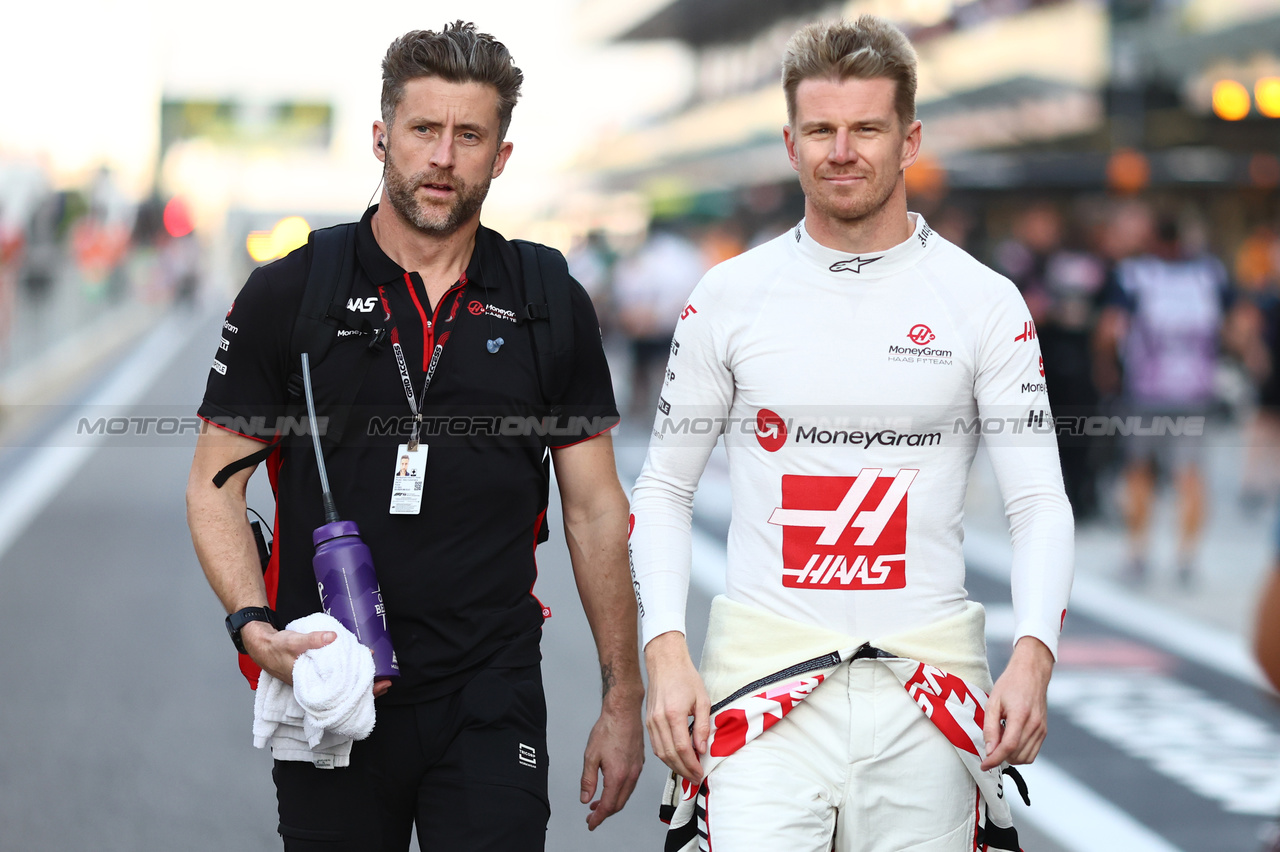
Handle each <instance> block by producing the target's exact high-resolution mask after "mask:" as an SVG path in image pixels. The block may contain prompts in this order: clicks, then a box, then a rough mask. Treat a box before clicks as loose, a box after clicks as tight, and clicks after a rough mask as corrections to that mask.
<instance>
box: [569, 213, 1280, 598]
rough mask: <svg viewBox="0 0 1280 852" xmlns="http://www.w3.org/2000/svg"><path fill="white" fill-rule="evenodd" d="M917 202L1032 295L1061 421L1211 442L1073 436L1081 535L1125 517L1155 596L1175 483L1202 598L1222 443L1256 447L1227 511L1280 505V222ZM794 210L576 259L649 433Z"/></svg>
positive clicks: (632, 406)
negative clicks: (688, 320) (724, 296)
mask: <svg viewBox="0 0 1280 852" xmlns="http://www.w3.org/2000/svg"><path fill="white" fill-rule="evenodd" d="M913 201H914V203H913V204H912V207H913V209H914V210H917V211H919V212H920V213H921V214H922V215H925V216H926V219H927V220H928V221H929V223H930V225H931V226H932V227H933V228H934V229H935V230H936V231H937V232H938V233H939V234H941V235H942V236H944V237H945V238H946V239H948V240H950V241H951V242H953V243H955V244H956V245H959V246H961V247H962V248H964V249H966V250H967V251H968V252H970V253H971V254H973V255H974V256H975V257H977V258H978V259H980V260H981V261H983V262H984V263H986V264H988V265H989V266H991V267H992V268H994V269H996V270H998V271H999V272H1001V273H1002V274H1004V275H1006V276H1007V277H1009V278H1010V279H1011V280H1012V281H1013V282H1014V283H1015V284H1016V285H1017V287H1018V289H1019V291H1020V292H1021V293H1022V295H1023V297H1024V298H1025V299H1026V301H1027V304H1028V307H1029V308H1030V310H1031V314H1032V317H1033V319H1034V321H1035V330H1034V332H1033V333H1034V334H1036V335H1037V336H1038V338H1039V342H1040V347H1041V351H1042V353H1043V356H1044V360H1043V375H1044V377H1045V382H1046V384H1047V386H1048V392H1049V398H1050V402H1051V405H1052V406H1053V410H1054V414H1055V415H1056V416H1057V417H1059V418H1080V417H1099V418H1108V417H1109V418H1113V422H1114V418H1120V419H1122V420H1123V419H1128V418H1132V417H1135V416H1136V417H1138V418H1139V420H1138V421H1137V424H1138V425H1137V428H1136V429H1133V430H1131V431H1135V432H1138V433H1141V432H1142V431H1143V430H1144V429H1148V430H1149V429H1152V428H1153V424H1154V423H1155V418H1158V417H1168V418H1178V417H1182V418H1185V417H1201V418H1204V423H1205V427H1204V433H1203V434H1202V435H1194V434H1182V435H1178V434H1175V435H1169V436H1158V435H1157V436H1149V437H1146V438H1145V439H1144V438H1143V436H1142V435H1140V434H1138V435H1125V434H1114V431H1115V430H1113V434H1110V435H1105V434H1071V433H1070V432H1068V431H1062V432H1061V434H1060V452H1061V456H1062V463H1063V476H1064V480H1065V484H1066V487H1067V494H1068V496H1069V498H1070V500H1071V503H1072V507H1073V509H1074V511H1075V514H1076V518H1077V521H1078V522H1086V523H1087V522H1090V521H1095V520H1099V519H1100V518H1101V517H1111V518H1114V519H1123V522H1124V524H1125V526H1126V528H1127V530H1128V535H1129V539H1130V541H1129V554H1128V560H1127V562H1126V564H1125V565H1124V566H1123V567H1122V570H1121V572H1120V573H1121V577H1122V578H1123V579H1125V580H1127V581H1129V582H1132V583H1141V582H1143V581H1144V579H1145V577H1146V574H1147V573H1148V566H1147V550H1148V544H1149V541H1148V539H1149V537H1150V534H1151V533H1150V530H1149V526H1150V519H1151V515H1152V511H1153V505H1154V503H1155V501H1156V499H1157V488H1158V486H1159V485H1161V484H1162V483H1167V484H1168V486H1169V487H1170V488H1171V489H1172V490H1173V492H1174V495H1175V499H1176V503H1177V511H1176V516H1177V526H1178V529H1177V532H1176V535H1177V537H1178V548H1177V550H1178V556H1177V576H1178V579H1179V581H1180V582H1181V583H1183V584H1184V585H1187V586H1191V585H1192V584H1194V583H1195V582H1196V581H1197V574H1198V561H1199V559H1200V558H1201V554H1200V535H1201V532H1202V531H1203V528H1204V525H1205V521H1206V513H1207V512H1208V503H1209V502H1210V498H1209V496H1208V494H1207V486H1206V481H1205V472H1204V470H1203V468H1204V465H1205V463H1206V458H1205V457H1206V446H1205V443H1206V441H1212V440H1215V439H1216V440H1217V441H1219V442H1220V443H1221V442H1223V441H1226V442H1229V443H1235V444H1236V446H1237V447H1238V448H1240V449H1241V452H1240V453H1239V461H1240V470H1239V490H1238V493H1237V494H1236V500H1237V504H1236V505H1233V506H1226V507H1223V508H1225V509H1226V510H1227V511H1243V512H1247V513H1260V512H1262V511H1263V510H1265V509H1266V508H1267V507H1269V506H1270V505H1271V504H1272V503H1273V502H1274V500H1275V498H1276V497H1277V494H1278V493H1280V369H1278V368H1280V219H1276V218H1270V217H1267V218H1263V219H1261V220H1260V221H1258V222H1256V223H1254V224H1252V225H1250V226H1248V227H1247V228H1246V229H1245V230H1244V232H1243V233H1242V234H1240V235H1238V236H1237V238H1236V239H1234V240H1231V241H1230V242H1216V241H1215V239H1214V236H1215V234H1214V229H1213V228H1212V227H1211V223H1210V221H1209V220H1208V216H1207V213H1206V211H1205V210H1204V209H1203V207H1202V206H1201V205H1199V204H1197V203H1196V202H1195V201H1194V200H1189V199H1185V198H1184V199H1178V198H1168V197H1166V198H1148V197H1143V196H1141V195H1130V196H1127V197H1126V196H1117V195H1107V194H1103V193H1098V194H1064V195H1061V196H1059V197H1044V198H1029V199H1023V200H1017V201H1010V200H1007V199H1004V200H999V201H997V202H996V203H991V202H990V201H989V200H985V199H981V198H973V197H969V198H965V197H957V198H951V197H935V198H916V199H913ZM787 206H788V205H787V204H785V203H784V204H780V205H779V207H780V208H784V207H787ZM790 207H791V209H789V210H788V211H787V212H788V213H789V214H790V216H778V215H774V216H771V217H761V216H759V215H753V214H752V212H751V211H750V210H741V211H737V212H735V213H731V214H730V215H727V216H684V217H678V218H672V219H669V220H666V221H655V222H654V223H653V225H652V227H651V229H650V231H649V233H648V236H647V238H646V239H644V240H643V241H641V242H639V243H638V244H635V245H625V244H624V245H613V244H611V243H610V242H609V240H608V239H607V238H606V236H605V235H604V234H603V233H600V232H594V233H591V234H589V235H587V236H586V237H585V238H583V239H582V240H580V241H579V242H578V243H577V245H576V246H575V247H574V249H573V250H572V251H571V252H570V254H569V262H570V267H571V269H572V271H573V273H574V274H575V276H576V277H577V278H578V279H579V280H580V281H581V282H582V284H583V285H584V287H586V288H587V290H588V292H589V293H590V294H591V296H592V298H593V300H594V301H595V303H596V306H597V310H598V311H599V313H600V317H601V322H602V325H603V327H604V330H605V335H606V338H607V339H611V340H612V341H613V342H614V349H615V351H617V352H622V351H623V350H625V351H626V354H627V360H626V361H625V363H629V365H630V366H629V371H630V372H629V375H628V376H625V377H622V380H623V382H624V383H625V385H626V386H627V387H628V394H627V396H626V398H625V399H621V400H620V404H621V405H623V406H624V413H625V415H626V416H627V417H628V419H630V420H631V421H632V425H633V427H635V428H647V426H648V425H649V422H650V420H651V419H652V417H653V412H654V410H655V403H656V402H657V399H658V393H659V388H660V387H661V385H662V380H663V372H664V370H665V369H666V364H667V353H668V347H669V343H670V340H671V336H672V332H673V330H674V328H675V323H676V320H677V318H678V317H679V314H680V311H681V309H682V307H683V305H684V303H685V301H686V299H687V298H688V295H689V293H690V291H691V290H692V289H693V287H694V285H695V284H697V282H698V280H699V279H700V278H701V276H702V274H703V273H704V272H705V271H706V270H707V269H709V268H710V267H711V266H713V265H714V264H716V263H719V262H720V261H722V260H725V259H727V258H729V257H732V256H734V255H736V254H738V253H740V252H742V251H745V250H747V249H748V248H751V247H753V246H755V245H758V244H760V243H762V242H765V241H767V240H770V239H773V238H774V237H777V236H779V235H780V234H782V233H784V232H785V231H787V230H789V229H790V228H791V227H793V226H794V224H795V222H796V221H798V220H799V218H800V216H802V215H803V209H802V203H801V202H800V200H799V199H795V198H793V199H790ZM1217 236H1219V237H1220V235H1217ZM620 360H621V359H620ZM834 378H836V376H834V375H833V379H834ZM637 424H638V425H637ZM1191 431H1193V432H1194V431H1196V430H1195V428H1194V427H1192V429H1191Z"/></svg>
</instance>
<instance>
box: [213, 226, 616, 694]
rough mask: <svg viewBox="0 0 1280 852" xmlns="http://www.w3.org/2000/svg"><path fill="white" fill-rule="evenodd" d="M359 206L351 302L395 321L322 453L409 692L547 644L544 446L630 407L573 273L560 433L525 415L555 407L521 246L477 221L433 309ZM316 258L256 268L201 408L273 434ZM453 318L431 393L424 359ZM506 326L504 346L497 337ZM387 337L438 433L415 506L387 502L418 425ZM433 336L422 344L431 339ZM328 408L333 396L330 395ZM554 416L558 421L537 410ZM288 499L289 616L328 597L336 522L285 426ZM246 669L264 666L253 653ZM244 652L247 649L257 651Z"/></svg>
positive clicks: (327, 361)
mask: <svg viewBox="0 0 1280 852" xmlns="http://www.w3.org/2000/svg"><path fill="white" fill-rule="evenodd" d="M376 209H377V208H376V207H373V208H370V209H369V210H368V211H367V212H366V213H365V215H364V217H363V218H362V219H361V220H360V224H359V229H358V232H357V244H356V245H357V256H358V263H357V265H356V267H357V271H356V279H355V282H354V286H353V288H352V293H351V298H352V301H350V302H349V303H348V308H349V309H354V310H356V311H357V312H358V313H359V314H361V315H362V316H364V317H367V318H368V319H369V320H370V322H371V323H372V324H373V326H374V327H384V328H386V330H387V333H388V336H389V338H390V339H389V340H388V342H387V344H386V345H384V346H383V348H382V350H381V351H380V352H378V353H377V354H376V355H374V356H372V357H373V359H372V362H371V364H370V366H369V367H368V370H367V372H366V373H365V375H364V377H363V381H362V382H361V383H360V389H359V392H358V394H357V396H356V399H355V405H354V408H353V410H352V413H351V414H350V415H349V419H348V420H347V423H346V426H345V429H344V431H343V439H342V442H341V445H340V446H338V447H336V448H333V449H330V450H328V451H327V453H326V464H327V467H328V474H329V481H330V485H331V487H332V489H333V493H334V497H335V501H336V503H337V506H338V511H339V513H340V515H341V516H342V518H343V519H344V520H352V521H355V522H356V523H357V524H359V527H360V532H361V535H362V537H363V539H364V541H365V543H366V544H367V545H368V546H369V550H370V551H371V553H372V554H373V562H374V566H375V569H376V570H377V573H378V581H379V583H380V585H381V588H382V596H383V600H384V602H385V604H386V608H387V614H388V623H389V627H390V631H391V639H392V642H393V644H394V646H395V650H396V655H397V658H398V660H399V664H400V671H401V676H400V678H399V680H398V681H397V682H396V684H395V685H394V686H393V687H392V689H391V691H390V692H389V693H388V694H387V695H386V696H385V697H384V698H383V699H380V700H381V701H385V702H388V703H396V704H403V703H410V702H416V701H423V700H427V699H430V698H434V697H437V696H440V695H444V694H447V693H449V692H451V691H453V690H455V689H457V688H459V687H460V686H461V685H462V684H463V683H464V682H466V680H468V679H469V678H470V676H471V675H473V674H474V673H475V672H476V671H478V670H479V669H480V668H482V667H485V666H524V665H532V664H534V663H537V662H539V661H540V659H541V654H540V651H539V648H538V643H539V640H540V638H541V635H542V621H543V618H544V617H545V615H549V614H550V612H549V611H547V610H544V608H543V606H542V604H541V603H540V602H539V601H538V599H537V598H536V597H535V596H534V591H533V586H534V582H535V580H536V579H537V566H536V564H535V560H534V548H535V546H536V545H535V542H536V541H537V539H538V537H539V533H540V532H541V531H542V528H543V525H545V523H546V518H545V514H546V509H547V499H546V495H547V482H548V457H547V452H546V448H547V447H548V446H549V447H552V448H560V447H567V446H570V445H572V444H575V443H578V442H581V441H585V440H587V439H589V438H592V437H594V436H595V435H597V434H600V433H601V432H604V431H607V430H608V429H610V428H612V427H613V426H615V425H616V424H617V422H618V411H617V406H616V405H615V403H614V397H613V388H612V385H611V383H610V380H609V369H608V365H607V364H606V362H605V357H604V350H603V348H602V346H601V341H600V329H599V324H598V321H597V319H596V314H595V310H594V308H593V307H592V305H591V300H590V298H589V297H588V296H587V294H586V292H585V291H584V290H583V289H582V287H581V286H580V285H578V284H577V282H574V283H573V287H572V299H571V302H572V306H573V325H574V330H573V333H574V345H575V354H574V358H573V359H572V375H571V376H570V377H569V380H568V382H567V383H566V384H567V390H566V392H565V393H564V396H563V398H562V399H561V400H559V401H558V402H559V403H560V404H561V407H562V411H561V412H560V413H561V415H562V416H561V417H560V418H559V421H558V422H559V428H558V429H557V430H556V433H555V434H549V435H542V434H538V432H539V429H538V428H536V427H535V428H527V427H526V428H521V424H533V423H538V422H541V418H543V417H544V416H545V415H546V414H547V405H546V403H545V402H544V399H543V395H542V392H541V389H540V382H539V377H538V369H537V366H536V361H535V352H534V347H533V339H532V335H531V333H530V326H529V324H527V323H517V322H516V321H515V317H516V316H517V315H518V312H519V310H520V308H521V306H522V296H521V288H520V287H519V286H518V285H519V282H518V281H517V280H516V279H515V277H514V276H515V274H516V273H515V270H516V269H518V266H516V265H515V264H516V255H515V251H514V249H513V247H512V246H511V245H510V244H509V243H507V242H506V241H505V240H504V239H503V238H502V237H501V236H500V235H499V234H497V233H495V232H494V231H491V230H489V229H487V228H484V227H481V228H480V229H479V231H478V232H477V234H476V244H475V250H474V252H473V253H472V256H471V260H470V262H469V264H468V266H467V270H466V273H465V277H464V278H463V279H461V280H460V281H459V282H458V283H457V284H455V285H454V288H453V289H451V290H450V291H449V292H448V293H447V294H446V295H445V296H444V297H443V298H442V299H441V300H440V303H439V304H438V305H437V306H436V307H435V309H434V310H433V309H432V307H431V305H430V303H429V302H428V300H427V295H426V291H425V289H424V287H423V284H422V280H421V278H419V276H418V274H417V273H416V272H410V273H406V272H405V271H404V270H403V269H401V268H400V266H398V265H397V264H396V263H395V262H394V261H392V260H391V258H389V257H387V255H386V254H385V253H384V252H383V251H382V249H381V248H380V247H379V246H378V243H377V241H376V240H375V239H374V236H373V230H372V227H371V225H370V221H371V219H372V217H373V213H374V211H375V210H376ZM309 264H310V246H306V247H303V248H300V249H298V250H297V251H294V252H293V253H291V254H289V255H288V256H287V257H284V258H282V259H281V260H278V261H276V262H274V263H271V264H269V265H267V266H263V267H261V268H259V269H256V270H254V271H253V273H252V274H251V275H250V276H249V280H248V282H247V283H246V284H245V286H244V288H243V289H242V290H241V291H240V293H239V295H237V296H236V299H235V302H233V303H232V307H231V310H230V312H229V313H228V314H227V317H226V321H225V322H224V324H223V330H222V340H221V341H220V343H219V350H218V352H217V354H216V356H215V361H214V365H213V368H212V369H211V371H210V373H209V381H208V385H207V387H206V390H205V396H204V402H203V404H202V405H201V406H200V409H199V414H200V416H201V417H202V418H204V419H206V420H208V421H210V422H213V423H215V424H217V425H219V426H221V427H222V428H228V429H231V430H232V431H236V432H238V433H240V434H244V435H247V436H248V437H251V438H254V439H256V440H259V441H270V440H271V439H272V437H273V435H274V431H275V428H276V424H277V418H279V417H282V416H284V415H285V413H286V402H287V400H288V391H287V382H288V376H289V374H290V372H292V371H293V369H296V368H293V367H291V365H290V364H289V363H288V362H289V343H290V335H291V334H292V331H293V323H294V319H295V317H296V316H297V314H298V309H299V305H300V304H301V300H302V294H303V289H304V286H305V284H306V278H307V270H308V268H309ZM445 332H447V333H448V334H449V337H448V339H447V340H446V341H445V345H444V351H443V353H442V355H441V357H440V362H439V365H438V366H437V368H436V371H435V374H434V376H433V378H432V382H431V386H430V389H429V390H428V391H427V394H426V397H425V399H423V397H422V395H421V390H422V382H423V378H424V376H425V373H426V369H425V368H426V362H427V360H428V359H429V358H430V357H431V348H432V347H433V345H434V342H436V341H438V340H439V337H440V335H443V334H444V333H445ZM497 338H502V340H503V343H502V345H501V346H500V347H499V348H498V351H497V352H492V353H491V352H490V351H489V346H488V341H490V340H496V339H497ZM390 340H398V341H399V343H400V345H401V347H402V349H403V352H404V355H405V360H406V361H407V366H408V370H409V375H410V376H411V378H412V380H413V385H414V393H415V395H416V396H417V397H418V404H419V406H420V407H421V408H422V411H423V415H424V418H425V421H426V423H425V426H424V429H423V432H422V436H421V441H422V443H423V444H425V445H426V446H427V447H428V451H427V462H426V467H425V471H420V473H422V474H424V475H425V481H424V496H423V500H422V508H421V512H420V513H419V514H417V515H392V514H390V513H389V511H388V510H389V507H390V503H391V490H392V484H393V479H394V475H395V471H396V470H397V469H398V465H399V462H398V460H399V454H398V452H397V447H398V446H399V445H400V444H403V443H407V442H408V439H409V431H408V426H409V420H410V410H409V404H408V401H407V400H406V398H405V393H404V389H403V386H402V383H401V379H400V373H399V370H398V369H397V367H396V361H395V355H394V353H393V350H392V347H391V346H390ZM368 342H369V336H368V335H367V334H358V333H355V332H354V331H348V332H347V333H346V334H342V333H340V334H339V336H338V338H337V339H336V340H335V341H334V344H333V346H332V348H331V349H330V351H329V354H328V355H327V357H325V358H324V360H323V361H322V362H321V363H320V364H319V365H316V366H313V370H312V379H313V382H314V383H315V385H316V394H317V397H318V398H320V399H324V398H326V397H327V396H328V395H330V394H332V393H333V392H334V391H335V389H340V388H342V387H344V386H347V383H350V382H352V381H359V379H358V378H356V376H355V374H356V373H357V372H358V371H357V368H356V367H355V366H354V365H355V364H357V363H358V362H359V360H360V359H359V358H358V357H357V356H358V353H360V352H362V351H364V349H365V347H366V346H367V344H368ZM424 344H425V345H424ZM317 415H318V416H319V417H324V415H325V412H324V411H323V410H321V411H318V412H317ZM541 428H542V429H543V430H545V425H544V426H542V427H541ZM267 470H268V474H269V476H270V478H271V482H272V487H273V489H274V491H275V493H276V498H277V513H276V522H275V533H276V535H275V542H276V543H275V547H274V552H273V556H272V563H271V567H270V569H269V570H268V572H267V577H266V580H267V588H268V598H269V599H270V602H271V604H272V605H273V606H274V608H275V609H276V611H277V612H278V613H279V615H280V618H281V620H282V622H285V623H287V622H288V621H291V620H293V619H295V618H298V617H300V616H303V615H307V614H309V613H312V612H318V611H320V597H319V594H318V592H317V590H316V583H315V577H314V574H313V572H312V567H311V558H312V556H313V554H314V548H313V546H312V541H311V533H312V531H313V530H314V529H315V528H316V527H319V526H321V525H322V524H323V523H324V511H323V507H322V505H321V497H320V478H319V472H318V469H317V467H316V463H315V457H314V454H313V451H312V449H311V444H310V441H309V439H307V438H305V437H302V438H298V437H295V438H291V439H286V440H285V441H284V442H283V443H282V445H281V446H280V448H279V449H278V450H277V451H276V452H275V453H273V454H272V456H271V458H270V459H268V461H267ZM241 662H242V668H245V670H246V674H247V675H249V676H250V678H251V680H252V679H255V678H256V669H255V668H254V667H253V666H252V661H249V660H247V658H242V660H241ZM246 664H247V665H246Z"/></svg>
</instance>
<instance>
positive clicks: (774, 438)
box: [756, 408, 787, 453]
mask: <svg viewBox="0 0 1280 852" xmlns="http://www.w3.org/2000/svg"><path fill="white" fill-rule="evenodd" d="M756 440H757V441H759V442H760V446H762V447H764V448H765V449H766V450H768V451H769V452H771V453H776V452H777V451H778V450H780V449H782V447H783V445H784V444H786V443H787V423H786V421H785V420H783V419H782V418H781V417H779V416H778V415H777V414H776V413H775V412H772V411H770V410H769V409H767V408H762V409H760V410H759V411H758V412H756Z"/></svg>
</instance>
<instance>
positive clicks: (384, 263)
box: [356, 204, 498, 290]
mask: <svg viewBox="0 0 1280 852" xmlns="http://www.w3.org/2000/svg"><path fill="white" fill-rule="evenodd" d="M377 210H378V205H376V204H375V205H373V206H372V207H370V208H369V209H368V210H366V211H364V215H363V216H361V217H360V224H359V225H357V226H356V256H357V257H358V258H359V259H360V266H361V267H363V269H364V274H365V275H366V276H367V277H368V278H369V280H370V281H371V282H373V284H374V286H375V287H376V286H380V285H383V284H390V283H392V282H395V281H402V280H403V279H404V269H403V268H401V266H400V264H398V263H396V262H395V261H394V260H392V259H391V258H390V257H388V256H387V253H386V252H385V251H383V250H382V246H380V245H378V240H377V239H376V238H375V237H374V236H373V214H374V213H376V212H377ZM496 237H497V235H496V234H495V233H494V232H493V231H491V230H489V229H488V228H486V227H485V226H484V225H481V226H480V227H479V228H477V229H476V244H475V248H474V249H472V251H471V259H470V260H469V261H467V284H468V285H475V286H477V287H481V288H483V289H485V290H488V289H491V288H492V287H493V286H494V282H492V281H486V280H485V278H486V276H485V274H484V270H485V269H490V270H492V269H496V268H497V264H498V258H497V254H496V249H495V247H494V241H495V239H496ZM489 277H490V278H492V275H490V276H489Z"/></svg>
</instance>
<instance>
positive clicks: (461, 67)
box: [382, 21, 524, 139]
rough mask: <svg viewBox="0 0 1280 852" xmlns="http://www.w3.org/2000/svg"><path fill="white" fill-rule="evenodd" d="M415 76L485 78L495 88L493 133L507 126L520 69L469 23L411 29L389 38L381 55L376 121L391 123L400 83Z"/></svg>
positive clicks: (517, 91) (399, 96)
mask: <svg viewBox="0 0 1280 852" xmlns="http://www.w3.org/2000/svg"><path fill="white" fill-rule="evenodd" d="M418 77H439V78H440V79H442V80H447V81H448V82H450V83H485V84H487V85H490V86H493V88H494V89H496V90H497V92H498V119H499V122H500V127H499V130H498V137H499V138H500V139H501V138H505V137H506V135H507V128H508V127H510V126H511V111H512V110H514V109H515V108H516V101H517V100H518V99H519V98H520V84H521V83H523V82H524V74H523V73H522V72H521V71H520V69H519V68H517V67H516V64H515V60H513V59H512V58H511V52H510V51H508V50H507V47H506V45H504V44H503V43H502V42H500V41H498V40H497V39H496V38H494V37H493V36H491V35H489V34H488V33H482V32H477V31H476V25H475V24H468V23H465V22H463V21H454V22H453V23H452V24H445V27H444V29H443V30H441V31H440V32H438V33H436V32H432V31H431V30H413V31H411V32H407V33H405V34H404V35H402V36H400V38H398V39H396V40H395V41H393V42H391V46H390V47H389V48H387V55H386V57H385V58H384V59H383V60H382V120H383V121H384V122H386V123H387V124H392V123H393V122H394V121H395V117H396V107H398V106H399V105H400V100H401V99H402V98H403V97H404V87H405V84H406V83H408V82H409V81H410V80H413V79H416V78H418Z"/></svg>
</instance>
